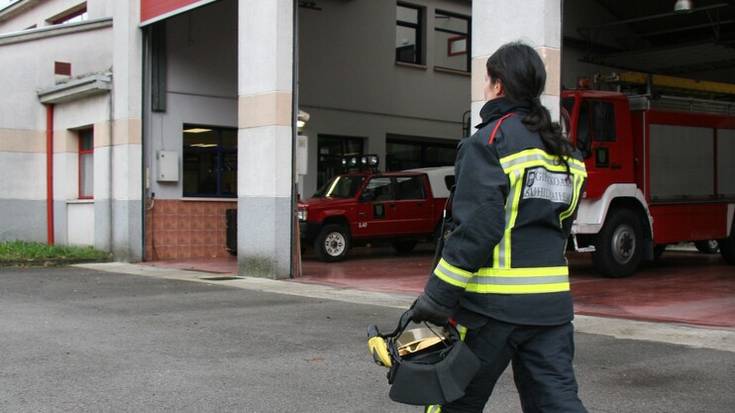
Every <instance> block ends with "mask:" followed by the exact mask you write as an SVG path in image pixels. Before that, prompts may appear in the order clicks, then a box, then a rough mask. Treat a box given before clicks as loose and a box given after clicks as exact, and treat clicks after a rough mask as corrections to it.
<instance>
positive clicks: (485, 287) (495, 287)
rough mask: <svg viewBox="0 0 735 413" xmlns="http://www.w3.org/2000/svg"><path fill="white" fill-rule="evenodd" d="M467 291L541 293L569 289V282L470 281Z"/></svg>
mask: <svg viewBox="0 0 735 413" xmlns="http://www.w3.org/2000/svg"><path fill="white" fill-rule="evenodd" d="M465 291H467V292H471V293H480V294H541V293H558V292H564V291H569V282H561V283H552V284H538V285H503V284H477V283H472V282H470V283H468V284H467V287H466V288H465Z"/></svg>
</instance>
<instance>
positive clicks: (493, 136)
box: [487, 113, 513, 145]
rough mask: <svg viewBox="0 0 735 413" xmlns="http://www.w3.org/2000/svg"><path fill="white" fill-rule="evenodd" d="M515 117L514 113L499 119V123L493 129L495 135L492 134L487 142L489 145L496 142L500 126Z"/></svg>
mask: <svg viewBox="0 0 735 413" xmlns="http://www.w3.org/2000/svg"><path fill="white" fill-rule="evenodd" d="M511 116H513V113H509V114H507V115H505V116H503V117H502V118H500V119H498V122H497V123H495V127H494V128H493V133H491V134H490V138H489V139H488V140H487V144H488V145H490V144H491V143H493V141H495V134H496V133H498V129H499V128H500V124H501V123H503V121H504V120H506V119H508V118H509V117H511Z"/></svg>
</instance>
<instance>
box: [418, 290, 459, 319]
mask: <svg viewBox="0 0 735 413" xmlns="http://www.w3.org/2000/svg"><path fill="white" fill-rule="evenodd" d="M411 309H412V310H413V316H412V317H411V320H413V321H414V322H416V323H420V322H422V321H429V322H431V323H433V324H436V325H439V326H443V325H445V324H447V322H449V317H451V316H452V313H453V311H452V309H451V308H448V307H444V306H443V305H441V304H439V303H437V302H436V301H434V300H432V299H431V297H429V296H428V295H426V294H421V295H420V296H419V297H418V298H417V299H416V301H414V302H413V305H412V306H411Z"/></svg>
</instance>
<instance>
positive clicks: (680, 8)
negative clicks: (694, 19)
mask: <svg viewBox="0 0 735 413" xmlns="http://www.w3.org/2000/svg"><path fill="white" fill-rule="evenodd" d="M691 12H692V0H676V3H675V4H674V13H681V14H685V13H691Z"/></svg>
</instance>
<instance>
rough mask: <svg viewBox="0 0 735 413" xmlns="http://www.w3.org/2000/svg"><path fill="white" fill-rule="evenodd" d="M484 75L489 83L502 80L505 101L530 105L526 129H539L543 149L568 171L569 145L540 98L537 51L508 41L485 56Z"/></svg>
mask: <svg viewBox="0 0 735 413" xmlns="http://www.w3.org/2000/svg"><path fill="white" fill-rule="evenodd" d="M487 74H488V76H489V77H490V80H491V82H493V83H494V82H497V80H498V79H499V80H500V81H501V82H502V84H503V89H504V91H505V94H504V96H505V98H506V99H507V100H508V101H510V102H511V103H522V104H526V105H528V106H529V112H528V114H527V115H526V116H525V117H524V118H523V124H524V125H526V127H527V128H528V130H530V131H532V132H538V134H539V135H540V136H541V141H542V142H543V144H544V147H545V148H546V152H548V153H550V154H552V155H556V156H558V157H559V158H560V159H561V161H562V163H564V165H565V166H566V167H567V172H569V163H568V162H567V157H569V156H570V155H571V153H572V147H571V145H570V144H569V142H568V141H567V140H566V139H565V138H564V137H563V136H562V130H561V126H559V123H558V122H553V121H552V120H551V114H550V113H549V110H548V109H546V107H544V105H542V104H541V100H540V98H539V97H540V96H541V93H542V92H543V91H544V86H545V85H546V69H545V68H544V62H543V61H542V60H541V57H540V56H539V55H538V53H537V52H536V51H535V50H534V49H533V48H532V47H530V46H528V45H526V44H523V43H520V42H513V43H507V44H505V45H503V46H501V47H500V48H499V49H498V50H497V51H495V53H493V55H492V56H490V58H488V59H487Z"/></svg>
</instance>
